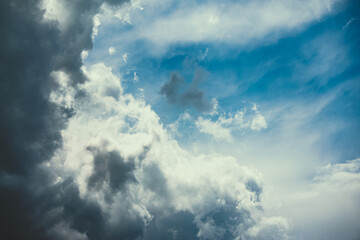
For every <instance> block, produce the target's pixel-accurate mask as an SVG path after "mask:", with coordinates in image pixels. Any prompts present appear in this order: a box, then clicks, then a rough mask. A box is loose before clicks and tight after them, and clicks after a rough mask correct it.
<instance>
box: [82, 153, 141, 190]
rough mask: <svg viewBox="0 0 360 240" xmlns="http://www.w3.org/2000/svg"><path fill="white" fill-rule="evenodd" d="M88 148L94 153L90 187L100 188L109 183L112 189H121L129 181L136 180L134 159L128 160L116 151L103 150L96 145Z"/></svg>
mask: <svg viewBox="0 0 360 240" xmlns="http://www.w3.org/2000/svg"><path fill="white" fill-rule="evenodd" d="M88 150H89V151H90V152H91V153H92V154H93V155H94V168H93V173H92V175H91V176H90V178H89V180H88V187H89V189H100V188H101V187H102V186H103V185H104V184H108V185H109V186H110V188H111V190H112V191H121V190H122V189H123V188H124V187H125V185H126V184H127V183H129V182H133V183H135V182H136V179H135V177H134V174H133V171H134V170H135V163H134V161H132V160H131V159H130V160H128V161H126V160H125V159H124V158H123V157H122V156H120V154H119V153H118V152H116V151H111V152H107V151H101V150H100V149H99V148H96V147H88Z"/></svg>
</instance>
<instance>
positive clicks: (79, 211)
mask: <svg viewBox="0 0 360 240" xmlns="http://www.w3.org/2000/svg"><path fill="white" fill-rule="evenodd" d="M102 2H104V1H95V0H94V1H85V0H76V1H70V0H69V1H63V3H64V4H65V5H67V9H68V10H69V16H70V17H69V19H68V21H67V22H68V25H67V26H66V27H65V29H64V30H62V31H60V30H59V29H58V25H57V23H56V22H55V21H47V22H45V21H43V14H44V11H42V10H40V9H39V8H38V7H39V4H40V1H39V0H26V1H25V0H2V1H0V193H1V198H0V206H1V207H0V238H1V239H57V238H56V237H55V236H53V235H52V234H51V231H50V229H51V228H52V227H53V226H55V225H57V224H58V223H61V222H62V221H64V220H65V221H66V224H65V225H69V227H70V228H73V229H75V230H77V231H79V232H82V233H85V232H86V235H87V236H88V238H89V239H99V238H101V236H100V234H102V233H103V230H102V228H103V222H104V221H103V216H102V213H101V211H100V208H99V206H98V205H97V204H96V203H90V202H86V201H85V200H82V199H80V197H79V193H78V189H77V187H76V186H75V185H74V184H73V183H72V180H71V179H68V180H66V181H65V183H63V184H60V185H59V184H58V185H56V186H54V185H53V184H51V183H53V182H54V177H53V176H52V174H51V172H49V171H48V170H45V169H44V168H42V167H40V166H41V165H40V164H41V163H43V162H44V161H47V160H49V159H50V158H51V157H52V156H53V154H54V151H55V150H56V149H57V148H58V147H60V146H61V141H62V140H61V136H60V130H61V129H63V128H64V127H65V124H66V121H67V118H68V117H69V113H70V112H71V111H70V112H69V110H65V109H59V108H58V107H56V106H55V105H54V104H53V103H51V102H49V101H48V98H49V94H50V92H51V91H52V89H54V87H56V85H55V84H54V82H53V81H52V79H51V78H50V77H49V75H50V73H51V72H52V71H54V70H63V71H65V72H67V73H68V74H69V75H70V76H71V80H72V82H73V85H74V86H76V84H77V83H78V82H83V81H84V80H85V77H84V76H83V75H82V73H81V71H80V67H81V56H80V54H81V51H82V50H84V49H90V48H91V47H92V42H91V33H92V27H93V24H92V18H93V16H94V14H96V13H97V11H98V9H99V7H100V5H101V4H102ZM121 2H123V1H108V3H110V4H118V3H121Z"/></svg>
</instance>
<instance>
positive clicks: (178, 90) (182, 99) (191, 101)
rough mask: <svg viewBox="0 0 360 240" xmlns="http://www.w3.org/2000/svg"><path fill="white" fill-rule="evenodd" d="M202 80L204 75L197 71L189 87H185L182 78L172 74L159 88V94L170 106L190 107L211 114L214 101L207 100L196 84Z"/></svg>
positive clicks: (177, 74)
mask: <svg viewBox="0 0 360 240" xmlns="http://www.w3.org/2000/svg"><path fill="white" fill-rule="evenodd" d="M203 78H204V73H203V72H202V71H201V70H198V71H196V73H195V76H194V79H193V81H192V83H191V85H190V86H186V83H185V81H184V79H183V78H182V76H181V75H179V73H175V72H174V73H172V74H171V76H170V79H169V81H168V82H165V83H164V84H163V86H162V87H161V90H160V94H162V95H164V96H165V98H166V99H167V101H168V102H169V103H170V104H177V105H180V106H184V107H185V106H192V107H194V108H195V109H196V110H198V111H199V112H211V111H213V110H214V107H215V104H214V101H211V100H209V99H207V98H206V96H205V93H204V92H203V91H201V90H200V89H198V84H199V83H200V82H201V81H202V80H203ZM184 88H185V89H184Z"/></svg>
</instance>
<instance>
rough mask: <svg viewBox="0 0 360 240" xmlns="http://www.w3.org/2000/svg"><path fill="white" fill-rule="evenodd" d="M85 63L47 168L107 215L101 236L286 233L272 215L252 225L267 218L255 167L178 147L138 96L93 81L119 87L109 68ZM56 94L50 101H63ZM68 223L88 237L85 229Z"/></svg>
mask: <svg viewBox="0 0 360 240" xmlns="http://www.w3.org/2000/svg"><path fill="white" fill-rule="evenodd" d="M83 69H84V71H85V74H86V76H87V77H88V78H89V79H90V80H89V81H88V82H85V83H84V84H82V85H80V86H79V87H80V89H81V90H82V91H83V92H84V93H85V95H86V97H85V98H84V99H79V100H77V99H76V98H74V99H73V100H72V101H71V102H73V105H72V106H73V108H74V109H75V111H76V114H75V115H74V116H73V117H72V118H71V119H69V123H68V128H67V129H66V130H64V131H63V132H62V137H63V139H64V146H63V148H62V149H59V150H58V151H57V152H56V155H55V156H54V158H53V159H52V160H51V161H50V162H49V163H48V165H47V166H48V167H49V169H53V170H54V169H55V170H54V171H55V174H57V175H58V176H59V177H61V179H63V180H60V181H59V182H57V183H56V184H55V185H59V184H63V182H64V181H66V180H65V179H66V178H64V176H67V177H68V178H71V179H74V181H75V182H74V184H75V186H78V188H79V196H80V198H81V199H83V200H84V201H90V202H93V203H94V204H95V206H97V207H98V208H99V209H100V212H101V215H102V216H104V215H106V216H107V218H106V219H104V218H100V220H99V221H101V222H100V223H99V225H100V226H103V228H102V229H98V231H100V233H101V234H104V235H105V236H109V237H110V238H111V239H112V238H115V237H119V236H128V238H129V239H136V238H137V237H140V236H142V237H144V238H145V239H157V238H159V237H163V238H166V239H179V238H180V239H188V238H190V239H195V238H199V239H219V238H220V239H233V238H236V237H238V238H243V237H246V238H247V239H256V238H257V237H258V236H260V235H261V234H262V235H264V234H265V235H268V234H278V235H279V234H280V235H281V236H284V237H286V236H287V231H286V224H285V225H284V223H283V222H281V221H278V222H276V221H273V222H272V223H271V225H272V226H274V227H272V228H271V229H272V230H271V231H270V230H268V228H266V229H267V230H266V231H268V232H264V231H262V229H263V228H264V229H265V227H262V226H261V225H259V226H258V227H256V226H257V225H258V224H263V223H262V221H266V220H265V218H264V216H263V210H262V197H261V193H262V183H261V180H260V175H259V174H258V173H257V171H256V170H255V169H251V168H248V167H245V166H241V165H239V164H238V162H237V160H236V159H234V158H233V157H229V156H219V155H216V156H214V155H194V154H192V153H191V152H188V151H186V150H184V149H182V148H181V147H180V146H179V145H178V143H177V142H176V141H175V140H173V139H172V137H171V135H170V134H169V133H168V132H167V130H166V129H165V128H163V126H162V125H161V124H160V122H159V117H158V116H157V114H156V113H155V112H154V111H152V110H151V108H150V107H149V106H148V105H146V104H145V103H144V102H143V101H142V100H139V99H135V98H134V97H133V96H131V95H128V94H122V91H121V90H119V91H117V92H118V93H119V94H117V95H114V94H112V93H111V92H109V91H106V90H104V89H103V88H99V87H98V86H99V85H102V84H103V81H104V80H105V82H107V83H108V85H107V86H106V87H105V89H106V88H109V89H121V85H119V84H120V79H119V78H117V77H115V76H114V75H113V74H112V73H111V69H110V68H108V67H106V66H105V65H104V64H102V63H99V64H97V65H93V66H92V67H91V68H90V69H86V68H83ZM64 83H65V84H66V82H64ZM64 87H65V88H66V89H67V91H68V92H66V91H65V92H64V91H62V92H58V93H54V95H60V94H64V95H65V96H69V95H71V94H69V93H71V92H73V90H72V88H73V87H72V86H71V85H66V86H64ZM57 99H59V101H58V100H57ZM61 99H62V98H56V99H55V98H54V101H55V103H56V104H59V105H60V106H63V107H65V105H64V104H65V103H64V102H63V101H61ZM201 169H203V170H201ZM225 176H226V177H225ZM283 221H286V220H283ZM54 228H55V227H54ZM252 228H256V229H260V230H250V229H252ZM73 229H74V230H76V231H77V232H79V234H81V233H83V232H85V234H86V236H87V237H88V238H89V239H93V238H92V237H91V235H90V233H91V232H90V230H89V229H85V230H81V229H79V228H73ZM279 229H280V230H279ZM54 231H55V230H54ZM274 231H275V232H276V233H275V232H274ZM280 235H279V236H280Z"/></svg>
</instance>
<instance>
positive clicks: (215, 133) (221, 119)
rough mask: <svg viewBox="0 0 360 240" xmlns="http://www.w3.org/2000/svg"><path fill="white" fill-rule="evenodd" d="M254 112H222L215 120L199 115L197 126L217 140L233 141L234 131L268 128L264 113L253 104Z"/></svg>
mask: <svg viewBox="0 0 360 240" xmlns="http://www.w3.org/2000/svg"><path fill="white" fill-rule="evenodd" d="M252 111H253V114H251V113H248V112H247V110H246V108H244V110H243V111H241V110H239V111H236V112H228V113H222V114H220V115H219V116H217V118H215V119H214V120H212V119H210V118H209V119H204V118H202V117H198V119H196V121H195V126H196V127H197V128H198V129H199V131H200V132H202V133H206V134H209V135H211V136H212V137H213V138H214V140H216V141H222V140H225V141H228V142H230V141H232V140H233V138H232V133H236V132H239V131H244V130H246V129H251V130H255V131H260V130H262V129H266V128H267V123H266V121H265V118H264V116H263V115H261V114H260V112H259V110H258V108H257V105H256V104H253V107H252Z"/></svg>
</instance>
